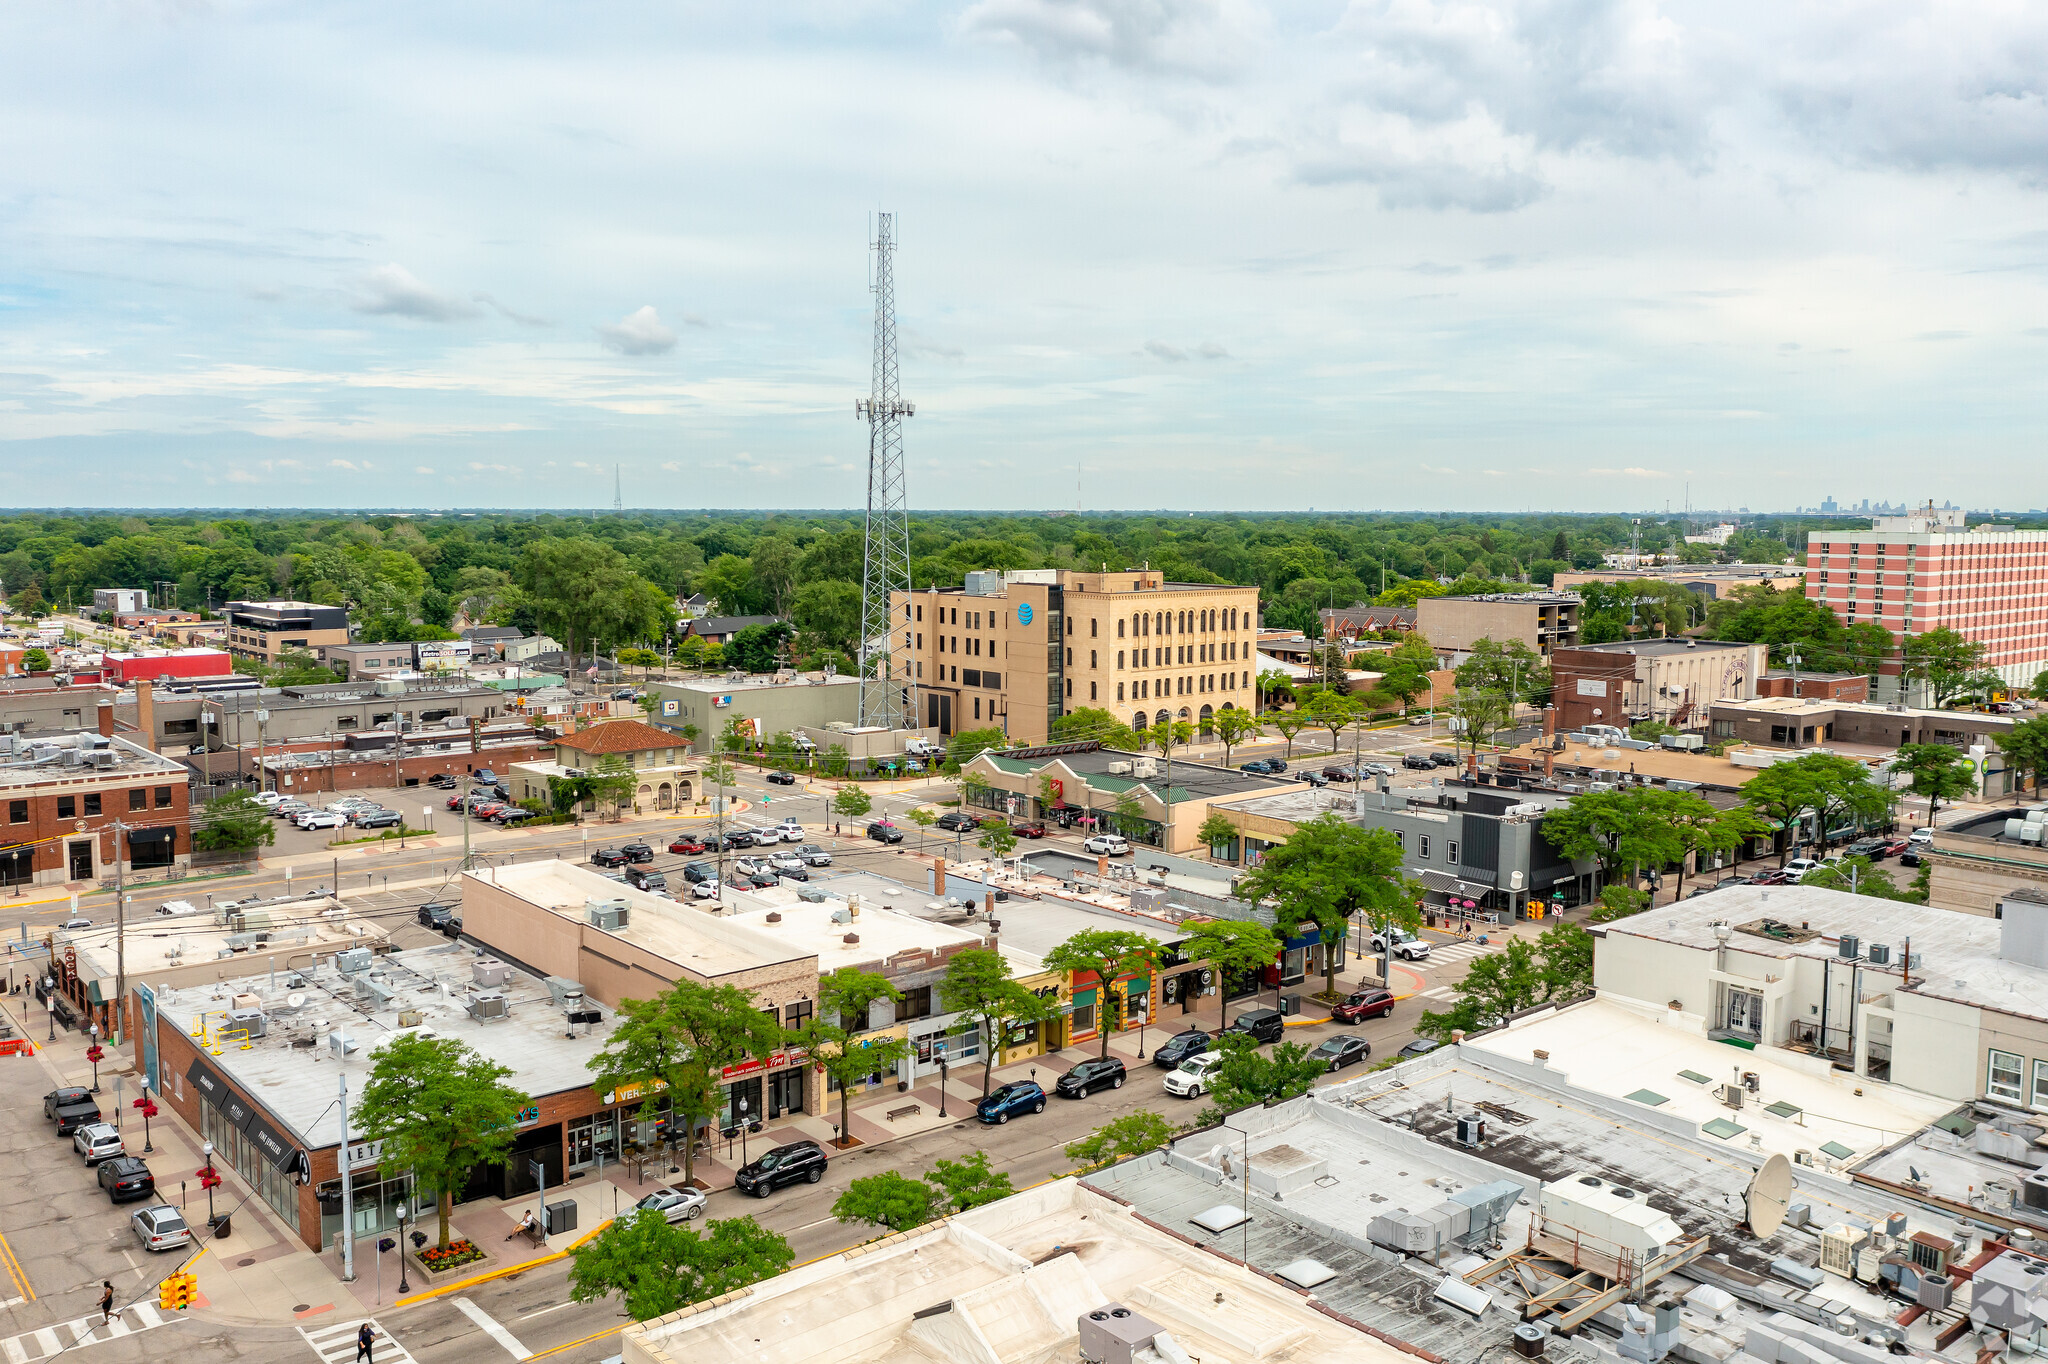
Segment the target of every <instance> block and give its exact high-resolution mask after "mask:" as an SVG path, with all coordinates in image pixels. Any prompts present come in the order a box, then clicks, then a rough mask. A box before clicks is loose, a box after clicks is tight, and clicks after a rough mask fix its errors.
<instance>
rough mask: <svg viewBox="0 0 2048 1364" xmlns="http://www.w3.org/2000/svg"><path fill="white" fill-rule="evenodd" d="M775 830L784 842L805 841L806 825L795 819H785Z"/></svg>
mask: <svg viewBox="0 0 2048 1364" xmlns="http://www.w3.org/2000/svg"><path fill="white" fill-rule="evenodd" d="M775 832H776V833H777V834H779V835H780V836H781V838H782V841H783V842H784V843H801V842H803V841H804V826H803V825H801V824H799V823H797V822H796V821H795V820H793V819H785V820H783V821H782V823H780V824H778V825H776V826H775Z"/></svg>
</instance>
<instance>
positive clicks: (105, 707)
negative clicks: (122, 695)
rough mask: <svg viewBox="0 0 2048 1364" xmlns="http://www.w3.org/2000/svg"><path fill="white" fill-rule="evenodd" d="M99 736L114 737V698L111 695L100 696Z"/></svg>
mask: <svg viewBox="0 0 2048 1364" xmlns="http://www.w3.org/2000/svg"><path fill="white" fill-rule="evenodd" d="M100 737H101V738H103V739H111V738H113V737H114V698H113V697H111V696H102V697H101V698H100Z"/></svg>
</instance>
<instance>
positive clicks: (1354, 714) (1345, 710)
mask: <svg viewBox="0 0 2048 1364" xmlns="http://www.w3.org/2000/svg"><path fill="white" fill-rule="evenodd" d="M1296 713H1297V714H1300V715H1305V716H1307V717H1308V722H1309V723H1310V724H1312V725H1314V726H1316V727H1317V728H1318V729H1327V730H1329V731H1330V751H1331V752H1333V753H1334V752H1336V750H1337V736H1338V735H1339V734H1341V733H1342V732H1343V731H1344V728H1345V726H1347V725H1350V724H1354V723H1356V721H1357V720H1358V718H1359V715H1358V706H1357V705H1356V703H1354V702H1353V701H1352V700H1351V698H1350V697H1348V696H1346V695H1344V694H1343V693H1342V692H1334V691H1319V692H1316V693H1314V694H1313V695H1311V696H1310V697H1309V698H1308V700H1306V701H1304V702H1303V703H1302V705H1301V709H1300V710H1299V711H1298V712H1296Z"/></svg>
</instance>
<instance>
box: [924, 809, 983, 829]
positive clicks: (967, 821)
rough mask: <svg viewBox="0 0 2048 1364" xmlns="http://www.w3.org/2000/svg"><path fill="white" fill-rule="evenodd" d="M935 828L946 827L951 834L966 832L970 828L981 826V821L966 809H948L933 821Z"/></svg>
mask: <svg viewBox="0 0 2048 1364" xmlns="http://www.w3.org/2000/svg"><path fill="white" fill-rule="evenodd" d="M932 827H933V828H935V829H944V830H945V831H946V832H947V833H949V834H960V833H966V832H967V831H968V830H969V829H978V828H980V827H981V821H980V820H978V819H976V818H975V817H974V816H973V815H970V814H968V813H967V812H966V811H965V810H948V811H946V813H944V814H943V815H940V816H939V817H938V818H937V819H935V820H933V821H932Z"/></svg>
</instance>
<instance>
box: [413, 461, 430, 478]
mask: <svg viewBox="0 0 2048 1364" xmlns="http://www.w3.org/2000/svg"><path fill="white" fill-rule="evenodd" d="M412 471H413V472H414V473H416V474H418V475H420V476H421V477H422V478H426V477H429V476H431V475H432V474H433V472H434V471H433V470H432V469H431V468H429V467H428V466H426V465H424V464H415V465H413V466H412Z"/></svg>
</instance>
